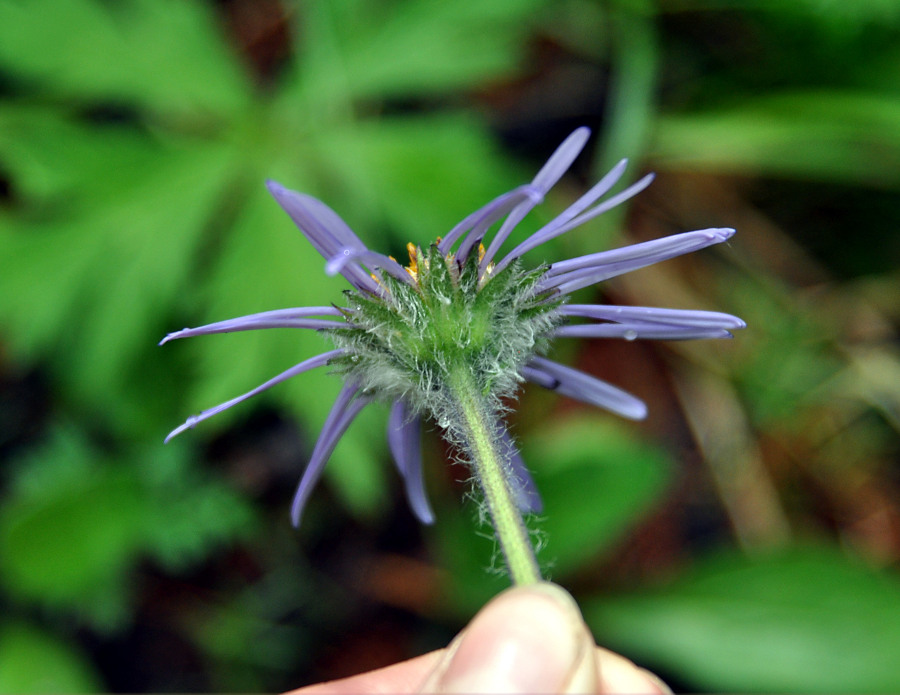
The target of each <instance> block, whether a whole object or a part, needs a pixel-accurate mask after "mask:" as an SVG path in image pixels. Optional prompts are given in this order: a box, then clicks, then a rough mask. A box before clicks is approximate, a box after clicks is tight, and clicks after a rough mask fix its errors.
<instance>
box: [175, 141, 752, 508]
mask: <svg viewBox="0 0 900 695" xmlns="http://www.w3.org/2000/svg"><path fill="white" fill-rule="evenodd" d="M589 135H590V131H589V130H588V129H587V128H579V129H577V130H576V131H575V132H573V133H572V134H571V135H570V136H569V137H568V138H567V139H566V140H565V141H564V142H563V143H562V144H561V145H560V146H559V148H557V150H556V151H555V152H554V153H553V155H552V156H551V157H550V159H549V160H548V161H547V163H546V164H545V165H544V166H543V167H542V168H541V170H540V171H539V172H538V174H537V175H536V176H535V178H534V180H533V181H531V183H529V184H526V185H523V186H520V187H518V188H516V189H514V190H512V191H510V192H508V193H505V194H504V195H501V196H500V197H498V198H496V199H495V200H493V201H491V202H490V203H488V204H487V205H485V206H484V207H482V208H481V209H479V210H476V211H475V212H473V213H472V214H471V215H469V216H468V217H466V218H465V219H464V220H462V221H461V222H460V223H459V224H457V225H456V226H455V227H454V228H453V229H451V230H450V231H449V232H448V233H447V234H446V235H445V236H444V237H443V238H439V239H438V240H437V241H436V242H435V243H433V244H431V245H430V246H428V247H425V248H422V247H419V246H416V245H414V244H409V245H408V251H409V265H408V266H405V267H404V266H401V265H400V263H398V262H397V261H396V260H395V259H394V258H392V257H389V256H386V255H383V254H381V253H378V252H376V251H372V250H370V249H369V248H367V247H366V245H365V244H364V243H363V242H362V241H361V240H360V239H359V237H357V236H356V234H354V233H353V231H352V230H351V229H350V228H349V227H348V226H347V224H346V223H345V222H344V221H343V220H342V219H341V218H340V217H339V216H338V215H337V214H336V213H335V212H334V211H332V210H331V208H329V207H328V206H327V205H325V204H324V203H322V202H321V201H319V200H317V199H315V198H312V197H310V196H308V195H304V194H302V193H297V192H295V191H290V190H288V189H286V188H284V187H282V186H281V185H280V184H278V183H275V182H274V181H269V182H267V186H268V188H269V191H270V192H271V193H272V195H273V196H274V197H275V199H276V201H278V203H279V204H280V205H281V207H282V208H284V210H285V211H286V212H287V213H288V215H290V217H291V219H292V220H293V221H294V223H295V224H296V225H297V226H298V227H299V228H300V231H301V232H303V234H304V235H305V236H306V238H307V239H308V240H309V242H310V243H311V244H312V245H313V247H314V248H315V249H316V250H317V251H318V252H319V253H320V254H322V256H323V257H324V258H325V260H326V272H327V273H329V274H331V275H334V274H337V273H340V274H341V275H343V276H344V277H345V278H346V279H347V281H348V282H349V283H350V285H351V286H352V288H353V289H352V290H349V291H347V292H345V299H346V302H345V305H343V306H317V307H301V308H295V309H280V310H276V311H265V312H262V313H258V314H252V315H250V316H244V317H241V318H237V319H230V320H227V321H220V322H217V323H212V324H209V325H206V326H201V327H199V328H185V329H184V330H181V331H177V332H174V333H170V334H169V335H167V336H166V337H165V338H164V339H163V340H162V341H161V343H160V344H162V343H165V342H168V341H169V340H174V339H176V338H187V337H191V336H198V335H206V334H209V333H227V332H232V331H246V330H256V329H263V328H301V329H311V330H317V331H322V332H325V333H328V334H330V336H331V338H332V339H333V341H334V343H335V348H334V349H332V350H328V351H326V352H323V353H322V354H319V355H316V356H314V357H310V358H309V359H307V360H304V361H303V362H301V363H300V364H297V365H296V366H294V367H291V368H290V369H288V370H287V371H285V372H283V373H282V374H279V375H278V376H276V377H274V378H273V379H270V380H269V381H267V382H266V383H264V384H262V385H260V386H258V387H256V388H255V389H253V390H252V391H249V392H247V393H245V394H243V395H241V396H238V397H236V398H233V399H232V400H230V401H227V402H225V403H222V404H220V405H218V406H216V407H214V408H211V409H209V410H204V411H203V412H201V413H200V414H199V415H195V416H193V417H190V418H188V420H187V421H186V422H185V423H184V424H183V425H181V426H180V427H178V428H176V429H175V430H173V431H172V432H171V433H170V434H169V436H168V437H167V438H166V441H168V440H169V439H171V438H172V437H174V436H175V435H177V434H180V433H181V432H183V431H184V430H186V429H188V428H192V427H194V426H195V425H196V424H197V423H199V422H201V421H203V420H206V419H208V418H210V417H212V416H213V415H216V414H217V413H220V412H222V411H223V410H226V409H228V408H231V407H232V406H234V405H236V404H238V403H240V402H242V401H244V400H246V399H248V398H250V397H252V396H254V395H256V394H258V393H260V392H262V391H264V390H266V389H268V388H270V387H272V386H275V385H276V384H278V383H280V382H282V381H284V380H285V379H289V378H290V377H293V376H296V375H297V374H301V373H302V372H305V371H307V370H310V369H313V368H315V367H321V366H325V365H330V366H332V367H333V368H334V369H335V371H336V372H337V373H339V374H340V375H342V376H343V378H344V386H343V388H342V389H341V391H340V394H339V395H338V397H337V399H336V401H335V403H334V405H333V407H332V408H331V411H330V413H329V415H328V417H327V418H326V420H325V424H324V426H323V428H322V432H321V434H320V435H319V439H318V441H317V442H316V445H315V447H314V449H313V452H312V456H311V458H310V461H309V464H308V466H307V468H306V470H305V472H304V474H303V476H302V478H301V480H300V484H299V487H298V489H297V493H296V495H295V497H294V501H293V505H292V510H291V517H292V520H293V522H294V524H295V525H298V524H299V522H300V517H301V514H302V511H303V508H304V505H305V504H306V501H307V499H308V498H309V495H310V493H311V491H312V489H313V487H314V485H315V483H316V482H317V480H318V478H319V476H320V475H321V473H322V470H323V468H324V466H325V464H326V462H327V460H328V458H329V456H330V455H331V453H332V451H333V450H334V447H335V445H336V444H337V442H338V440H339V439H340V438H341V436H342V435H343V433H344V432H345V431H346V429H347V428H348V427H349V426H350V423H351V422H352V421H353V419H354V418H355V417H356V415H357V414H358V413H359V412H360V411H361V410H362V409H363V408H364V407H365V406H366V405H368V404H369V403H371V402H372V401H374V400H382V401H388V402H391V403H392V406H391V411H390V417H389V420H388V429H387V438H388V444H389V448H390V450H391V453H392V455H393V458H394V461H395V463H396V465H397V469H398V471H399V473H400V475H401V477H402V478H403V480H404V483H405V488H406V494H407V498H408V500H409V503H410V506H411V507H412V509H413V512H414V513H415V514H416V516H417V517H418V518H419V519H420V520H421V521H422V522H424V523H431V522H432V521H433V520H434V514H433V513H432V510H431V508H430V506H429V503H428V499H427V497H426V494H425V490H424V486H423V481H422V465H421V464H422V462H421V455H420V448H419V433H420V427H421V419H422V417H426V416H427V417H431V418H433V419H434V420H435V421H436V422H437V423H438V425H440V426H441V427H442V428H443V429H444V430H445V434H446V435H447V437H448V439H449V440H450V441H452V442H454V443H456V444H462V445H463V446H464V447H465V446H466V442H465V438H466V437H465V434H464V433H463V432H462V427H461V426H460V425H458V423H459V421H460V419H461V418H463V416H464V415H466V413H464V412H463V411H462V410H461V409H460V399H459V394H460V393H461V392H465V391H466V389H468V390H469V391H470V392H472V393H474V394H476V395H477V396H478V398H480V399H481V400H480V402H482V403H483V407H482V408H481V411H480V412H479V413H478V416H479V417H481V418H483V419H484V420H486V421H487V422H488V423H489V424H488V425H487V427H488V431H489V432H490V433H491V435H492V437H491V439H492V441H494V442H499V447H500V452H501V455H502V456H504V457H505V459H506V464H505V469H504V470H505V475H506V476H507V479H508V483H509V484H510V487H511V488H512V494H513V497H514V499H515V503H516V504H517V505H518V507H519V509H520V510H522V511H523V512H529V511H538V510H539V509H540V498H539V496H538V494H537V491H536V489H535V486H534V483H533V481H532V479H531V477H530V475H529V473H528V471H527V469H526V467H525V465H524V463H523V462H522V459H521V457H520V456H519V454H518V452H517V450H516V448H515V446H514V444H513V442H512V440H511V438H510V437H509V434H508V433H507V431H506V428H505V427H504V425H503V424H502V419H501V416H502V412H503V405H502V403H503V402H504V399H507V398H508V397H510V396H513V395H514V394H515V392H516V391H517V389H518V388H519V385H520V383H521V381H523V380H525V381H530V382H533V383H535V384H538V385H540V386H543V387H544V388H547V389H551V390H554V391H557V392H558V393H560V394H562V395H564V396H568V397H570V398H575V399H578V400H581V401H584V402H586V403H590V404H592V405H596V406H598V407H601V408H605V409H606V410H609V411H612V412H614V413H616V414H618V415H621V416H623V417H626V418H631V419H641V418H643V417H645V415H646V413H647V408H646V406H645V405H644V403H643V402H642V401H640V400H639V399H637V398H635V397H634V396H632V395H631V394H629V393H626V392H625V391H623V390H621V389H619V388H617V387H615V386H613V385H611V384H608V383H606V382H604V381H601V380H599V379H597V378H595V377H593V376H590V375H588V374H585V373H583V372H580V371H578V370H576V369H572V368H570V367H566V366H564V365H561V364H558V363H556V362H554V361H552V360H550V359H548V358H547V357H546V356H545V355H546V354H547V352H548V350H549V347H550V344H551V342H552V341H553V340H554V339H555V338H562V337H584V338H622V339H624V340H634V339H636V338H648V339H662V340H684V339H694V338H726V337H731V333H730V331H731V330H734V329H739V328H743V327H744V326H745V324H744V322H743V321H741V320H740V319H739V318H737V317H734V316H730V315H728V314H723V313H718V312H711V311H687V310H678V309H659V308H651V307H630V306H609V305H603V304H570V303H567V299H568V297H569V296H570V295H571V294H572V293H573V292H575V291H576V290H579V289H582V288H585V287H588V286H591V285H594V284H596V283H599V282H601V281H603V280H606V279H608V278H611V277H615V276H616V275H621V274H623V273H627V272H629V271H632V270H636V269H638V268H642V267H644V266H648V265H652V264H654V263H658V262H660V261H663V260H667V259H669V258H674V257H675V256H680V255H682V254H685V253H689V252H691V251H696V250H698V249H702V248H704V247H706V246H710V245H712V244H717V243H720V242H723V241H725V240H726V239H728V238H729V237H731V235H732V234H734V230H733V229H727V228H722V229H719V228H716V229H704V230H701V231H694V232H687V233H683V234H675V235H672V236H669V237H665V238H663V239H658V240H655V241H648V242H643V243H638V244H632V245H630V246H626V247H624V248H619V249H614V250H610V251H601V252H598V253H592V254H589V255H585V256H579V257H577V258H570V259H566V260H563V261H557V262H555V263H550V264H549V265H544V266H540V267H538V268H536V269H532V270H527V269H525V268H523V266H522V264H521V262H520V259H521V257H522V256H523V255H524V254H525V253H526V252H528V251H531V250H532V249H535V248H537V247H538V246H540V245H541V244H543V243H545V242H547V241H549V240H550V239H553V238H555V237H558V236H560V235H561V234H565V233H566V232H569V231H571V230H573V229H575V228H576V227H579V226H580V225H582V224H584V223H585V222H587V221H588V220H591V219H593V218H594V217H597V216H598V215H600V214H602V213H604V212H606V211H608V210H610V209H612V208H614V207H615V206H617V205H619V204H620V203H622V202H624V201H626V200H628V199H629V198H631V197H632V196H634V195H636V194H637V193H639V192H640V191H642V190H643V189H644V188H646V187H647V186H648V185H649V184H650V182H651V180H652V178H653V177H652V175H648V176H645V177H643V178H642V179H640V180H639V181H638V182H637V183H634V184H632V185H631V186H628V187H627V188H625V189H624V190H622V191H621V192H619V193H617V194H615V195H611V196H608V197H606V196H607V194H608V193H609V191H610V190H611V189H612V188H613V186H614V185H615V184H616V183H617V182H618V180H619V179H620V178H621V177H622V174H623V173H624V171H625V167H626V161H625V160H623V161H621V162H619V163H618V164H617V165H616V166H615V167H614V168H613V169H612V170H611V171H610V172H609V173H608V174H607V175H606V176H604V177H603V178H602V179H601V180H600V181H599V182H598V183H597V184H596V185H595V186H594V187H593V188H591V189H590V190H589V191H588V192H587V193H585V194H584V195H583V196H581V198H579V199H578V200H577V201H576V202H575V203H573V204H572V205H571V206H569V208H568V209H566V210H565V211H564V212H563V213H562V214H561V215H559V216H558V217H556V218H555V219H554V220H553V221H552V222H550V223H549V224H547V225H545V226H543V227H542V228H541V229H539V230H538V231H537V232H535V233H534V234H532V235H531V236H529V237H528V238H527V239H526V240H525V241H523V242H522V243H520V244H519V245H517V246H515V247H514V248H513V249H512V250H511V251H509V252H507V253H506V254H505V255H501V254H500V249H501V247H502V246H503V244H504V243H505V242H506V240H507V238H508V237H509V235H510V233H511V232H512V231H513V229H514V228H515V227H516V225H517V224H518V223H519V222H520V221H521V220H522V219H523V218H524V217H525V216H526V215H527V214H528V212H529V211H531V210H532V209H533V208H534V207H535V206H536V205H538V204H539V203H540V202H542V200H543V197H544V195H545V194H546V193H547V192H548V191H549V190H550V189H551V188H552V187H553V185H555V184H556V182H557V181H559V179H560V178H561V177H562V175H563V174H564V173H565V172H566V170H568V168H569V167H570V166H571V164H572V162H573V161H574V160H575V158H576V157H577V156H578V154H579V153H580V152H581V150H582V149H583V148H584V145H585V143H586V142H587V139H588V137H589ZM501 220H502V223H501ZM497 223H500V226H499V228H498V229H497V231H496V233H495V234H494V235H493V237H492V238H491V239H490V241H489V242H488V241H487V239H486V235H487V233H488V231H489V230H490V229H491V228H492V227H493V226H494V225H495V224H497ZM485 244H487V245H486V246H485ZM585 319H586V320H587V322H584V320H585ZM476 400H477V399H476Z"/></svg>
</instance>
